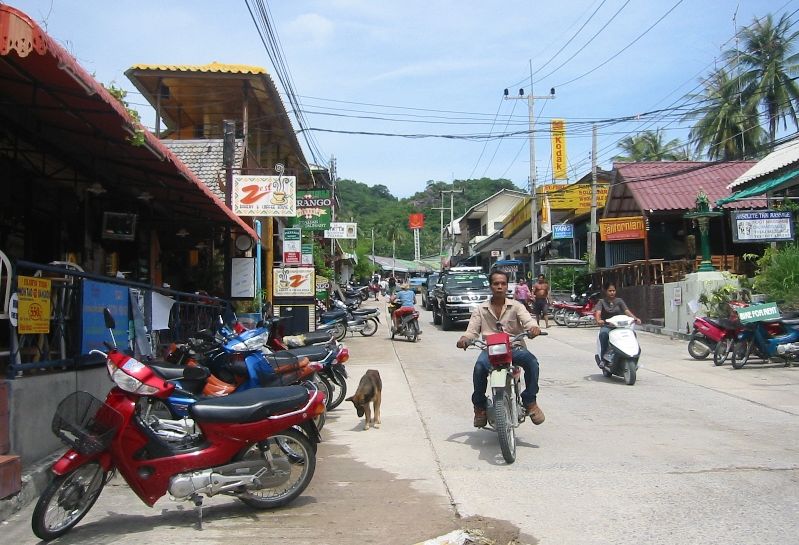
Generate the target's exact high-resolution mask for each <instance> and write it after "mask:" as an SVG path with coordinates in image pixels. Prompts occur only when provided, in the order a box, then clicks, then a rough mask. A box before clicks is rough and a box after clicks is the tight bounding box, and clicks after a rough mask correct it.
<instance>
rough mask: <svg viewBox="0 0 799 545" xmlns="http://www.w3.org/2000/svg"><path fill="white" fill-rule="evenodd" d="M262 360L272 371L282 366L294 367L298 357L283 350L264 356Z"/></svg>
mask: <svg viewBox="0 0 799 545" xmlns="http://www.w3.org/2000/svg"><path fill="white" fill-rule="evenodd" d="M264 359H265V360H266V361H267V362H268V363H269V365H270V366H271V367H272V368H273V369H278V368H280V367H283V366H284V365H296V364H297V363H298V362H299V360H300V357H299V356H296V355H295V354H292V353H290V352H287V351H285V350H281V351H279V352H274V353H272V354H264Z"/></svg>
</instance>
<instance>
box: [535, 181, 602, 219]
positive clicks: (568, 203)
mask: <svg viewBox="0 0 799 545" xmlns="http://www.w3.org/2000/svg"><path fill="white" fill-rule="evenodd" d="M539 191H540V192H542V193H546V194H547V196H548V197H549V207H550V208H551V209H552V210H574V211H575V213H576V214H585V213H586V212H590V211H591V184H569V185H564V184H550V185H544V186H541V187H540V188H539ZM607 199H608V184H597V186H596V205H597V208H603V207H604V206H605V201H607Z"/></svg>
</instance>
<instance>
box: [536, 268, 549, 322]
mask: <svg viewBox="0 0 799 545" xmlns="http://www.w3.org/2000/svg"><path fill="white" fill-rule="evenodd" d="M533 297H534V298H535V299H534V301H533V314H535V319H536V323H538V324H539V325H541V316H542V315H543V316H544V324H545V326H546V327H547V328H549V314H547V306H549V282H547V277H546V276H544V275H543V274H539V275H538V282H536V283H535V284H534V285H533Z"/></svg>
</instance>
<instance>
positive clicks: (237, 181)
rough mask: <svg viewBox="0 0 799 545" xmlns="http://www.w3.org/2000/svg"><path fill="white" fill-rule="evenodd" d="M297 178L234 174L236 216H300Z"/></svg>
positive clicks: (234, 210)
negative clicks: (298, 214) (298, 213)
mask: <svg viewBox="0 0 799 545" xmlns="http://www.w3.org/2000/svg"><path fill="white" fill-rule="evenodd" d="M296 187H297V179H296V178H295V177H294V176H242V175H238V174H234V175H233V193H232V196H233V213H234V214H236V215H239V216H272V217H294V216H296V215H297V193H296V189H295V188H296Z"/></svg>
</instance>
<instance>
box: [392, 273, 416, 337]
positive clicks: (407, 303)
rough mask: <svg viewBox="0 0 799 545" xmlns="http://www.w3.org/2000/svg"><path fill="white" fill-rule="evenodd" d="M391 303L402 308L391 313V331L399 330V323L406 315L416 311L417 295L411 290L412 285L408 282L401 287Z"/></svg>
mask: <svg viewBox="0 0 799 545" xmlns="http://www.w3.org/2000/svg"><path fill="white" fill-rule="evenodd" d="M389 302H390V303H393V304H395V305H397V304H399V305H400V307H399V308H398V309H397V310H395V311H394V312H392V313H391V320H392V323H393V325H392V328H391V331H397V330H399V321H400V318H402V317H403V316H404V315H406V314H408V313H411V312H413V311H414V305H415V304H416V294H415V293H414V292H413V290H412V289H411V286H410V284H408V283H407V282H406V283H404V284H402V285H401V286H400V289H399V291H398V292H396V293H394V294H393V295H392V296H391V298H390V299H389Z"/></svg>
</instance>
